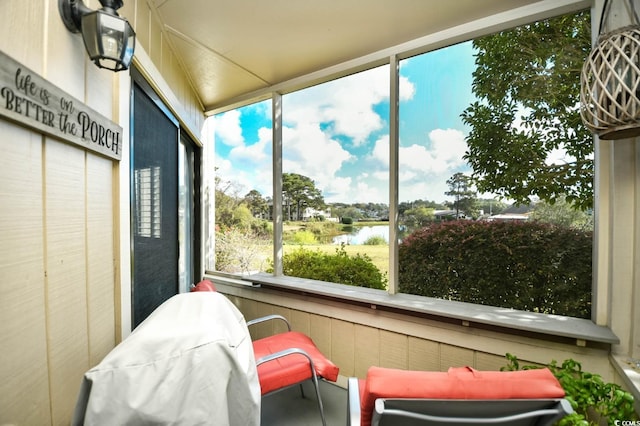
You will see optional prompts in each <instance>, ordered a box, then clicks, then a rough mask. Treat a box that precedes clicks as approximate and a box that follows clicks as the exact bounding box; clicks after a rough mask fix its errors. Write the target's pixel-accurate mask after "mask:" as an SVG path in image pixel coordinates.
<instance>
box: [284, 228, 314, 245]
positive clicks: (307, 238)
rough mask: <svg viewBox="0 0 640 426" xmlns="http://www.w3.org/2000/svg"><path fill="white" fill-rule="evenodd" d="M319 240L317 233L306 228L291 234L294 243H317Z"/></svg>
mask: <svg viewBox="0 0 640 426" xmlns="http://www.w3.org/2000/svg"><path fill="white" fill-rule="evenodd" d="M317 242H318V240H317V239H316V235H315V234H314V233H313V232H311V231H308V230H306V229H303V230H300V231H296V232H295V233H294V234H293V235H292V236H291V243H292V244H316V243H317Z"/></svg>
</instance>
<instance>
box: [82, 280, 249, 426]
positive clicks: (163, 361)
mask: <svg viewBox="0 0 640 426" xmlns="http://www.w3.org/2000/svg"><path fill="white" fill-rule="evenodd" d="M259 423H260V384H259V382H258V375H257V372H256V365H255V359H254V355H253V346H252V343H251V337H250V336H249V331H248V329H247V325H246V322H245V320H244V318H243V316H242V314H241V313H240V312H239V311H238V309H237V308H236V307H235V306H234V305H233V304H232V303H231V302H230V301H229V300H228V299H227V298H226V297H225V296H223V295H222V294H220V293H214V292H194V293H185V294H179V295H177V296H174V297H172V298H171V299H169V300H167V301H166V302H165V303H163V304H162V305H161V306H159V307H158V308H157V309H156V310H155V311H154V312H153V313H152V314H151V315H150V316H149V317H148V318H147V319H146V320H145V321H143V322H142V323H141V324H140V325H139V326H138V327H137V328H136V329H135V330H134V331H133V332H132V333H131V335H130V336H129V337H127V338H126V339H125V340H124V341H122V342H121V343H120V344H119V345H118V346H116V347H115V348H114V349H113V350H112V351H111V352H110V353H109V354H108V355H107V356H106V357H105V358H104V359H103V360H102V362H100V364H98V365H97V366H95V367H94V368H92V369H91V370H89V371H88V372H87V373H85V375H84V380H83V382H82V386H81V389H80V394H79V396H78V401H77V404H76V409H75V413H74V419H73V422H72V424H74V425H81V424H87V425H149V424H163V425H166V424H171V425H243V426H244V425H256V426H257V425H259Z"/></svg>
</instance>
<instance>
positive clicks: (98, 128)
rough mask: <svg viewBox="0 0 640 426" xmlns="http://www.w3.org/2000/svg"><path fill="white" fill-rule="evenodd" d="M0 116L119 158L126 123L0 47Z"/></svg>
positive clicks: (116, 158)
mask: <svg viewBox="0 0 640 426" xmlns="http://www.w3.org/2000/svg"><path fill="white" fill-rule="evenodd" d="M0 116H3V117H6V118H8V119H10V120H12V121H15V122H17V123H19V124H21V125H23V126H25V127H28V128H31V129H35V130H38V131H40V132H42V133H45V134H47V135H49V136H53V137H56V138H59V139H62V140H64V141H67V142H70V143H73V144H75V145H79V146H81V147H83V148H85V149H88V150H91V151H94V152H97V153H99V154H102V155H105V156H107V157H110V158H113V159H115V160H120V158H121V157H122V149H123V144H124V140H123V137H122V127H120V126H118V125H117V124H116V123H114V122H113V121H111V120H109V119H108V118H106V117H104V116H103V115H101V114H99V113H98V112H96V111H94V110H93V109H91V108H89V107H88V106H87V105H85V104H83V103H82V102H80V101H79V100H77V99H76V98H74V97H73V96H71V95H68V94H67V93H65V92H64V91H63V90H61V89H60V88H58V87H56V86H54V85H53V84H51V83H50V82H48V81H47V80H45V79H44V78H42V77H40V76H39V75H38V74H36V73H35V72H33V71H31V70H30V69H29V68H27V67H25V66H23V65H21V64H20V63H18V62H16V61H15V60H14V59H13V58H11V57H9V56H7V55H6V54H5V53H4V52H2V51H0Z"/></svg>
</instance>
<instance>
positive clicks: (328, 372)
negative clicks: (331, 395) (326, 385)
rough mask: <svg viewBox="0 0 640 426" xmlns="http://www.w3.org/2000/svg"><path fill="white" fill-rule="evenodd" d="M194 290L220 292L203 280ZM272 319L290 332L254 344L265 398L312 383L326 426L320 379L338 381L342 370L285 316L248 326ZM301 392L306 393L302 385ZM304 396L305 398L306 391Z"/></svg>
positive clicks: (248, 322) (276, 316)
mask: <svg viewBox="0 0 640 426" xmlns="http://www.w3.org/2000/svg"><path fill="white" fill-rule="evenodd" d="M191 291H216V287H215V285H214V284H213V283H212V282H211V281H208V280H202V281H200V282H199V283H198V284H197V285H195V286H194V287H192V288H191ZM270 320H280V321H284V323H285V324H286V326H287V331H286V332H284V333H278V334H274V335H272V336H268V337H264V338H262V339H257V340H255V341H254V342H253V352H254V357H255V359H256V365H257V370H258V380H259V381H260V390H261V394H262V396H265V395H267V394H270V393H272V392H276V391H279V390H281V389H284V388H287V387H289V386H293V385H296V384H301V383H302V382H304V381H306V380H311V381H312V382H313V386H314V387H315V391H316V398H317V400H318V408H319V409H320V416H321V417H322V424H323V425H326V420H325V416H324V408H323V406H322V398H321V396H320V388H319V387H318V377H320V378H322V379H325V380H329V381H332V382H335V381H336V380H337V379H338V371H339V369H338V367H337V366H336V365H335V364H334V363H333V362H331V361H330V360H329V359H328V358H327V357H325V356H324V355H323V354H322V352H320V350H319V349H318V348H317V346H316V345H315V343H313V341H312V340H311V339H310V338H309V337H308V336H306V335H305V334H303V333H300V332H297V331H291V325H290V324H289V321H287V319H286V318H285V317H283V316H281V315H268V316H265V317H262V318H257V319H254V320H251V321H247V327H250V326H252V325H255V324H259V323H262V322H265V321H270ZM300 390H301V391H302V386H300ZM302 396H303V397H304V391H302Z"/></svg>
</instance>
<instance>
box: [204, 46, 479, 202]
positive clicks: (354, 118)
mask: <svg viewBox="0 0 640 426" xmlns="http://www.w3.org/2000/svg"><path fill="white" fill-rule="evenodd" d="M473 69H474V58H473V51H472V46H471V43H470V42H467V43H463V44H459V45H455V46H452V47H448V48H445V49H441V50H438V51H435V52H431V53H428V54H425V55H421V56H418V57H414V58H410V59H408V60H404V61H402V62H401V68H400V124H399V126H400V155H399V162H400V169H399V176H400V192H399V197H400V201H411V200H416V199H424V200H433V201H438V202H441V201H445V200H447V199H448V197H446V196H445V194H444V192H445V191H447V189H448V188H447V185H446V180H447V179H449V178H450V177H451V176H452V175H453V174H454V173H456V172H459V171H462V172H467V171H469V168H468V166H467V165H466V163H465V162H464V161H463V160H462V155H463V154H464V152H465V151H466V144H465V142H464V138H465V136H466V134H467V132H468V129H466V128H465V126H464V125H463V124H462V120H461V119H460V114H461V113H462V111H463V110H464V109H465V108H466V107H467V106H468V105H469V104H470V103H471V102H472V101H473V95H472V93H471V82H472V72H473ZM283 111H284V112H283V171H284V172H288V173H299V174H302V175H305V176H308V177H310V178H311V179H313V180H314V182H315V183H316V186H317V187H318V188H319V189H320V190H321V191H322V193H323V196H324V198H325V201H327V202H345V203H354V202H379V203H385V204H388V185H389V184H388V170H389V154H388V152H389V123H388V111H389V68H388V66H383V67H380V68H376V69H373V70H369V71H366V72H362V73H359V74H355V75H352V76H349V77H346V78H342V79H339V80H335V81H332V82H328V83H325V84H322V85H318V86H315V87H311V88H308V89H305V90H302V91H299V92H295V93H291V94H288V95H285V96H284V97H283ZM210 120H213V121H214V126H213V128H214V129H215V130H214V132H215V134H214V138H215V153H216V167H218V175H219V176H221V177H222V179H223V180H229V181H232V182H234V187H235V190H236V191H237V195H240V196H243V195H245V194H246V193H247V192H249V191H250V190H251V189H257V190H258V191H260V192H261V193H262V194H263V195H264V196H270V195H271V148H272V145H271V136H272V135H271V106H270V101H266V102H262V103H259V104H255V105H251V106H248V107H244V108H242V109H239V110H234V111H230V112H227V113H224V114H220V115H218V116H215V117H212V118H210Z"/></svg>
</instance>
